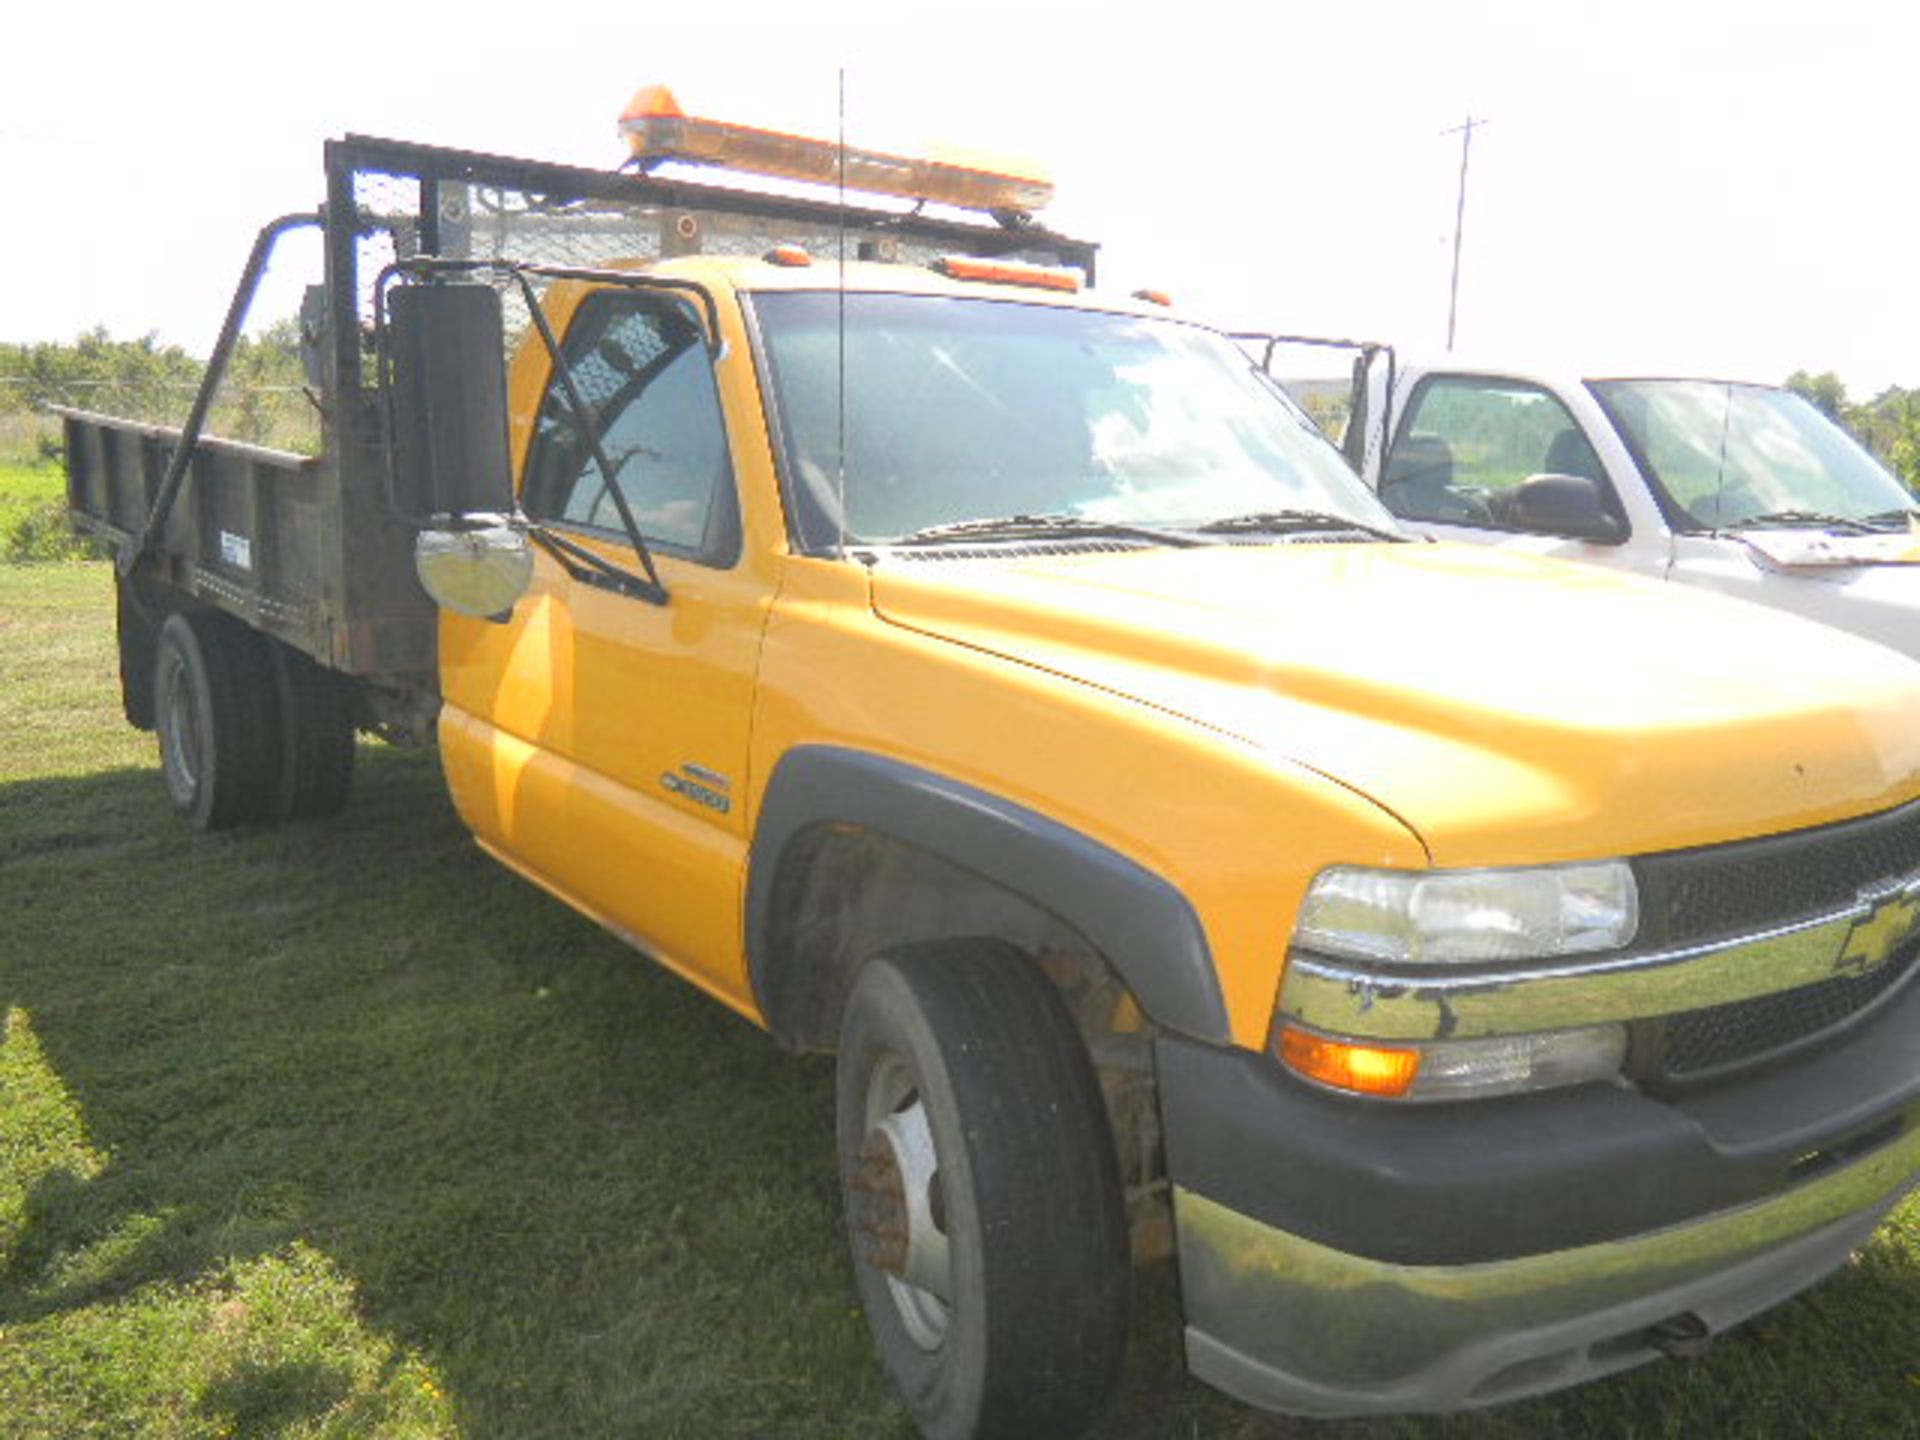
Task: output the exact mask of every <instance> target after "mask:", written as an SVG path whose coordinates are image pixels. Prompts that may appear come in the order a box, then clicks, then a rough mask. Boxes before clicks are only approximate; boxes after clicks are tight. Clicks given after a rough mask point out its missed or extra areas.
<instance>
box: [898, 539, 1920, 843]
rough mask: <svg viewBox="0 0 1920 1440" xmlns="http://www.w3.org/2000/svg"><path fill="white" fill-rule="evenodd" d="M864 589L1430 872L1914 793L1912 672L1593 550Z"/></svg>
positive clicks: (1210, 563)
mask: <svg viewBox="0 0 1920 1440" xmlns="http://www.w3.org/2000/svg"><path fill="white" fill-rule="evenodd" d="M872 586H873V604H874V608H875V611H876V613H877V614H878V615H879V616H880V617H881V618H882V619H883V620H885V621H888V622H890V623H892V624H895V625H900V626H903V627H907V628H910V629H913V630H916V631H919V632H921V633H924V634H926V635H930V636H936V637H939V638H941V639H943V640H947V641H951V642H953V643H956V644H961V645H966V646H969V647H972V648H975V649H979V650H983V651H988V652H991V653H993V654H996V655H1001V656H1004V657H1006V658H1008V659H1011V660H1015V661H1018V662H1021V663H1024V664H1027V665H1032V666H1036V667H1040V668H1042V669H1045V670H1047V671H1050V672H1052V673H1054V674H1057V675H1061V676H1065V677H1069V678H1071V679H1073V680H1077V681H1080V682H1083V683H1085V684H1089V685H1094V686H1099V687H1101V688H1103V689H1106V690H1109V691H1112V692H1114V693H1115V694H1116V695H1118V696H1125V697H1128V698H1129V699H1130V700H1133V701H1136V702H1138V703H1141V704H1145V705H1149V706H1153V707H1155V708H1158V709H1161V710H1164V711H1168V712H1172V713H1174V714H1177V715H1180V716H1184V717H1186V718H1187V719H1189V720H1191V721H1193V722H1194V723H1195V724H1197V725H1200V726H1204V727H1207V728H1209V729H1211V730H1214V731H1217V732H1220V733H1223V734H1226V735H1229V736H1232V737H1235V738H1237V739H1238V740H1240V741H1242V742H1244V743H1245V744H1246V745H1248V746H1250V747H1255V748H1257V749H1258V750H1259V751H1261V752H1263V753H1264V755H1265V757H1267V758H1268V759H1269V760H1270V761H1279V762H1284V763H1289V764H1293V765H1298V766H1304V767H1307V768H1310V769H1312V770H1315V771H1317V772H1319V773H1321V774H1323V775H1325V776H1328V777H1330V778H1331V779H1333V780H1336V781H1338V782H1340V783H1342V784H1345V785H1348V786H1350V787H1352V788H1353V789H1355V790H1357V791H1359V792H1361V793H1363V794H1365V795H1366V796H1368V797H1370V798H1371V799H1372V800H1373V801H1374V802H1376V803H1377V804H1379V805H1380V806H1382V807H1384V808H1385V809H1387V810H1388V811H1390V812H1392V813H1393V814H1395V815H1397V816H1398V817H1399V818H1400V819H1401V820H1402V822H1404V823H1405V824H1406V825H1407V826H1408V827H1409V828H1411V829H1412V830H1413V832H1414V833H1415V834H1416V835H1417V836H1419V837H1420V839H1421V841H1422V842H1423V843H1424V844H1425V846H1426V847H1427V850H1428V853H1429V854H1430V855H1431V856H1432V858H1433V861H1434V863H1435V864H1440V865H1485V864H1513V863H1526V862H1541V861H1549V860H1558V859H1576V858H1582V857H1593V856H1599V855H1621V854H1635V853H1644V852H1647V851H1651V850H1664V849H1673V848H1678V847H1684V846H1690V845H1700V844H1709V843H1714V842H1717V841H1722V840H1729V839H1736V838H1743V837H1746V836H1751V835H1756V834H1764V833H1771V832H1775V831H1781V830H1788V829H1794V828H1798V827H1800V826H1805V825H1812V824H1819V823H1824V822H1827V821H1832V820H1839V819H1845V818H1848V817H1851V816H1854V815H1859V814H1863V813H1866V812H1869V811H1872V810H1876V809H1880V808H1884V807H1886V806H1889V805H1892V804H1895V803H1898V802H1901V801H1904V800H1907V799H1910V798H1912V797H1913V796H1915V795H1916V794H1920V725H1916V723H1915V721H1916V718H1917V717H1920V668H1917V667H1915V666H1914V665H1912V664H1911V663H1909V662H1907V661H1905V660H1903V659H1901V658H1899V657H1897V656H1895V655H1893V654H1891V653H1890V652H1888V651H1886V650H1884V649H1882V648H1881V647H1879V646H1876V645H1872V644H1869V643H1867V642H1865V641H1860V640H1855V639H1853V638H1851V637H1849V636H1845V635H1841V634H1838V633H1837V632H1835V631H1832V630H1830V629H1827V628H1825V627H1823V626H1817V625H1813V624H1810V623H1808V622H1804V621H1800V620H1797V619H1795V618H1793V617H1791V616H1785V615H1780V614H1776V613H1774V612H1771V611H1767V610H1763V609H1760V608H1759V607H1755V606H1750V605H1745V604H1742V603H1740V602H1737V601H1731V600H1726V599H1722V598H1720V597H1718V596H1714V595H1710V594H1704V593H1699V592H1694V591H1686V590H1678V589H1675V588H1674V587H1671V586H1664V587H1663V586H1661V585H1660V584H1658V583H1657V582H1652V581H1643V580H1639V579H1635V578H1633V577H1630V576H1621V575H1615V574H1611V573H1609V572H1606V571H1604V570H1601V569H1599V568H1597V567H1592V566H1574V565H1567V564H1562V563H1559V562H1555V561H1550V560H1541V559H1537V558H1534V557H1530V556H1524V555H1515V554H1510V553H1505V552H1499V551H1493V550H1487V549H1482V548H1479V547H1468V546H1452V545H1355V544H1301V545H1272V546H1219V547H1207V548H1202V549H1191V550H1143V551H1132V552H1123V553H1110V554H1098V553H1096V554H1059V555H1053V556H1046V557H1030V558H1018V559H1003V558H995V559H992V560H982V559H964V558H953V557H949V556H943V555H940V554H939V553H938V552H930V553H925V554H922V555H919V556H916V557H914V558H911V559H908V558H905V557H902V556H900V555H899V554H898V553H897V552H896V554H894V555H890V556H888V557H886V558H884V559H883V560H882V561H881V563H880V564H879V565H878V566H876V568H875V569H874V570H873V572H872ZM1143 783H1150V781H1149V777H1147V776H1144V775H1143Z"/></svg>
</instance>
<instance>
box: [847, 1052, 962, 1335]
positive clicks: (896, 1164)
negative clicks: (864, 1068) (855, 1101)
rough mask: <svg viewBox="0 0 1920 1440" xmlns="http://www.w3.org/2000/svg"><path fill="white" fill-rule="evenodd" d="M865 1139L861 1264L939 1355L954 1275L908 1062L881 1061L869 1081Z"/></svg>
mask: <svg viewBox="0 0 1920 1440" xmlns="http://www.w3.org/2000/svg"><path fill="white" fill-rule="evenodd" d="M864 1118H865V1121H866V1138H865V1140H864V1142H863V1143H862V1145H861V1150H860V1155H861V1166H860V1173H859V1175H858V1176H857V1177H856V1179H855V1181H854V1183H853V1188H854V1192H855V1193H854V1196H853V1208H854V1217H855V1221H854V1223H855V1227H856V1229H857V1230H863V1231H864V1238H865V1239H866V1240H867V1241H868V1243H869V1249H868V1251H867V1254H866V1255H865V1256H863V1258H865V1259H866V1260H867V1263H869V1264H873V1265H875V1267H876V1268H877V1269H879V1270H880V1272H881V1278H883V1279H884V1280H885V1281H886V1284H887V1293H888V1295H889V1296H890V1297H891V1298H892V1300H893V1305H894V1310H895V1311H896V1312H897V1313H898V1315H899V1317H900V1323H901V1325H902V1326H904V1327H905V1329H906V1332H907V1335H908V1337H909V1338H910V1339H912V1341H913V1343H914V1344H915V1345H917V1346H919V1347H920V1348H921V1349H922V1350H935V1349H938V1348H939V1346H940V1344H941V1342H942V1341H943V1340H945V1338H946V1334H947V1326H948V1324H949V1322H950V1320H951V1318H952V1310H951V1308H950V1307H951V1305H952V1299H953V1269H952V1256H951V1246H950V1245H949V1242H948V1237H947V1231H946V1226H945V1193H944V1191H943V1189H942V1183H943V1182H942V1180H941V1176H940V1156H939V1153H938V1151H937V1150H936V1149H935V1147H934V1142H933V1131H932V1128H931V1127H930V1126H929V1124H928V1122H927V1107H926V1102H925V1099H924V1097H923V1096H922V1094H921V1091H920V1086H919V1083H918V1082H917V1081H916V1080H915V1078H914V1075H913V1071H912V1070H911V1069H910V1068H909V1067H908V1065H907V1063H906V1061H904V1060H903V1059H901V1058H900V1057H899V1056H897V1055H893V1054H886V1055H882V1056H881V1057H880V1058H879V1059H877V1060H876V1061H875V1062H874V1067H873V1070H872V1072H871V1073H870V1074H869V1076H868V1078H867V1095H866V1105H865V1111H864Z"/></svg>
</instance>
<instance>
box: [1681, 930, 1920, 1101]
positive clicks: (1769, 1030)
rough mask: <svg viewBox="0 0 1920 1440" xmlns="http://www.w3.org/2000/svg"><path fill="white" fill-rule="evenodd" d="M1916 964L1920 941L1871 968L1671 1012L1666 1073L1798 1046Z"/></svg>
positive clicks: (1895, 984)
mask: <svg viewBox="0 0 1920 1440" xmlns="http://www.w3.org/2000/svg"><path fill="white" fill-rule="evenodd" d="M1916 972H1920V949H1909V950H1908V951H1907V953H1906V954H1905V955H1904V956H1898V957H1896V958H1895V959H1893V960H1891V961H1889V962H1888V963H1887V964H1885V965H1882V966H1881V967H1880V968H1879V969H1878V970H1875V971H1873V972H1872V973H1871V974H1867V975H1846V976H1840V977H1837V978H1835V979H1832V980H1823V981H1821V982H1820V983H1819V984H1817V985H1802V986H1801V987H1800V988H1799V989H1797V990H1783V991H1781V992H1780V993H1779V994H1777V995H1761V996H1757V997H1755V998H1754V999H1752V1000H1739V1001H1735V1002H1734V1003H1732V1004H1730V1005H1711V1006H1708V1007H1707V1008H1706V1009H1704V1010H1689V1011H1688V1012H1686V1013H1685V1014H1684V1015H1675V1016H1672V1017H1671V1018H1670V1019H1668V1020H1666V1021H1664V1022H1659V1023H1660V1024H1661V1025H1662V1026H1663V1028H1664V1031H1665V1034H1664V1037H1663V1050H1662V1054H1661V1057H1660V1065H1659V1069H1660V1078H1661V1079H1664V1080H1670V1081H1676V1082H1680V1081H1696V1080H1704V1079H1708V1078H1710V1077H1711V1076H1713V1075H1715V1074H1717V1073H1719V1072H1722V1071H1726V1070H1731V1069H1738V1068H1741V1067H1744V1066H1746V1065H1748V1064H1751V1063H1753V1062H1755V1061H1757V1060H1762V1059H1768V1058H1771V1057H1773V1056H1775V1055H1779V1054H1781V1053H1783V1052H1785V1051H1789V1050H1793V1049H1797V1048H1798V1047H1800V1046H1802V1045H1805V1044H1808V1043H1809V1042H1811V1041H1814V1040H1817V1039H1819V1038H1820V1037H1821V1036H1822V1035H1825V1034H1826V1033H1828V1032H1829V1031H1833V1030H1838V1029H1841V1028H1842V1027H1844V1026H1845V1025H1847V1024H1848V1023H1850V1022H1851V1021H1853V1020H1854V1019H1856V1018H1858V1017H1859V1016H1861V1015H1863V1014H1865V1013H1866V1012H1867V1011H1868V1010H1870V1009H1872V1008H1874V1007H1875V1006H1877V1005H1878V1004H1879V1003H1880V1002H1881V1001H1883V1000H1886V999H1888V998H1889V997H1891V996H1892V995H1893V994H1894V992H1895V991H1897V990H1899V989H1900V988H1901V986H1902V985H1903V984H1904V983H1905V982H1906V981H1908V980H1910V979H1912V978H1913V976H1914V974H1915V973H1916Z"/></svg>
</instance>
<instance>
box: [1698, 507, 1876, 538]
mask: <svg viewBox="0 0 1920 1440" xmlns="http://www.w3.org/2000/svg"><path fill="white" fill-rule="evenodd" d="M1775 525H1779V526H1791V525H1812V526H1817V527H1818V528H1820V529H1822V530H1842V531H1845V532H1846V533H1847V534H1850V535H1868V534H1872V533H1873V532H1875V531H1877V530H1879V529H1881V528H1882V527H1881V526H1879V525H1875V524H1874V523H1873V522H1872V520H1871V519H1865V520H1863V519H1859V518H1856V517H1855V516H1852V515H1829V514H1828V513H1827V512H1826V511H1824V510H1768V511H1765V512H1764V513H1762V514H1759V515H1748V516H1746V517H1745V518H1744V519H1740V520H1734V521H1731V522H1729V523H1728V524H1725V525H1722V526H1721V527H1720V528H1721V529H1722V530H1765V529H1769V528H1771V527H1773V526H1775Z"/></svg>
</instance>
